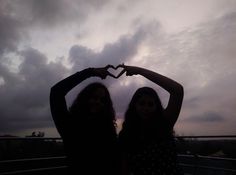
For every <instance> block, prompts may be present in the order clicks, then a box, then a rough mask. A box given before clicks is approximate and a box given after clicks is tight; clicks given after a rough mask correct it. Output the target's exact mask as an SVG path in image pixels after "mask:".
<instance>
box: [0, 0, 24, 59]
mask: <svg viewBox="0 0 236 175" xmlns="http://www.w3.org/2000/svg"><path fill="white" fill-rule="evenodd" d="M3 2H4V1H3ZM3 2H0V26H1V27H0V38H1V39H0V59H1V55H2V54H3V53H5V52H9V51H15V50H16V48H17V45H18V43H19V40H20V38H21V35H22V31H21V29H22V28H23V26H22V24H21V23H20V22H19V21H18V20H17V19H15V18H14V17H13V16H11V15H10V14H9V13H8V11H7V9H8V7H7V5H6V4H5V3H3Z"/></svg>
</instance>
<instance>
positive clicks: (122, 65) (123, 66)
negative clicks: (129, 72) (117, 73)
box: [116, 63, 126, 69]
mask: <svg viewBox="0 0 236 175" xmlns="http://www.w3.org/2000/svg"><path fill="white" fill-rule="evenodd" d="M119 67H122V68H125V67H126V66H125V64H124V63H122V64H119V65H118V66H116V69H117V68H119Z"/></svg>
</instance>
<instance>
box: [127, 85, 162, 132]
mask: <svg viewBox="0 0 236 175" xmlns="http://www.w3.org/2000/svg"><path fill="white" fill-rule="evenodd" d="M162 113H163V106H162V104H161V100H160V98H159V96H158V94H157V93H156V91H155V90H154V89H152V88H150V87H142V88H139V89H138V90H137V91H136V92H135V93H134V95H133V97H132V99H131V101H130V103H129V106H128V109H127V111H126V113H125V120H124V123H123V129H125V130H126V129H127V128H130V129H131V128H133V129H134V128H136V129H138V128H137V127H139V126H140V125H143V124H148V123H149V124H150V125H154V126H153V127H156V126H157V125H156V124H157V123H161V120H162Z"/></svg>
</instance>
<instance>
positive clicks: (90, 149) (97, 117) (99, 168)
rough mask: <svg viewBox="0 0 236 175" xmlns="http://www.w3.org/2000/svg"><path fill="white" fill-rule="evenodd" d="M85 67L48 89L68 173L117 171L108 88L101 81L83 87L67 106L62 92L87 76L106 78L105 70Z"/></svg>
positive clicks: (113, 123)
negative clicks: (61, 140)
mask: <svg viewBox="0 0 236 175" xmlns="http://www.w3.org/2000/svg"><path fill="white" fill-rule="evenodd" d="M110 67H113V66H110V65H108V66H106V67H104V68H87V69H84V70H82V71H80V72H77V73H75V74H73V75H71V76H69V77H67V78H65V79H64V80H62V81H60V82H58V83H57V84H56V85H54V86H53V87H52V88H51V93H50V106H51V113H52V117H53V120H54V122H55V125H56V128H57V130H58V132H59V134H60V135H61V137H62V139H63V143H64V147H65V152H66V155H67V159H68V166H69V172H70V173H71V174H84V175H92V174H109V175H110V174H116V173H117V172H118V171H117V169H116V168H117V161H118V158H117V155H118V152H117V134H116V125H115V112H114V109H113V104H112V101H111V97H110V94H109V92H108V89H107V88H106V87H105V86H104V85H103V84H101V83H98V82H96V83H92V84H89V85H88V86H87V87H85V88H84V89H83V90H82V91H81V92H80V93H79V94H78V96H77V97H76V99H75V100H74V102H73V104H72V106H71V107H70V108H69V109H67V105H66V100H65V95H66V94H67V93H68V92H69V91H70V90H71V89H72V88H74V87H75V86H76V85H78V84H79V83H81V82H82V81H83V80H85V79H87V78H89V77H94V76H96V77H100V78H102V79H105V78H106V77H107V76H112V77H114V76H113V75H112V74H110V73H109V72H108V69H109V68H110Z"/></svg>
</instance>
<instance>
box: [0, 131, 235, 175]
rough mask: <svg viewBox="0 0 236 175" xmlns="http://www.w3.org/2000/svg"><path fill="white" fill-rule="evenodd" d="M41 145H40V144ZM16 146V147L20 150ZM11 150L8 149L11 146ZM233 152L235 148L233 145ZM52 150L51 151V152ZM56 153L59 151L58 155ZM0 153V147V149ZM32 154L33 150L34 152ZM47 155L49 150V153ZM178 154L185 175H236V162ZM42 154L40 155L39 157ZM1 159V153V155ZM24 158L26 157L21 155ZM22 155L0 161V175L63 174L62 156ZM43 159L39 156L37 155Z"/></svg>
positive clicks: (49, 140) (10, 140) (34, 140)
mask: <svg viewBox="0 0 236 175" xmlns="http://www.w3.org/2000/svg"><path fill="white" fill-rule="evenodd" d="M176 139H177V141H178V140H181V141H183V140H184V141H185V142H184V143H185V144H186V143H187V144H188V139H190V140H196V139H203V140H204V139H233V140H236V136H232V135H230V136H178V137H176ZM42 141H43V142H42ZM1 142H4V143H5V149H7V151H11V148H9V147H8V146H10V145H11V144H13V143H14V142H19V143H25V142H28V143H29V144H32V143H33V144H34V145H37V144H47V143H52V142H53V143H60V144H61V143H62V140H61V138H38V137H30V138H28V137H26V138H18V137H16V138H12V137H4V138H0V143H1ZM19 143H18V146H19ZM0 146H1V144H0ZM10 147H11V146H10ZM235 148H236V145H235ZM52 149H54V148H52ZM60 150H61V149H59V150H58V151H60ZM0 151H2V150H1V147H0ZM33 151H34V150H33ZM49 151H50V150H49ZM186 152H187V153H184V154H183V153H180V154H179V155H178V157H179V162H180V166H181V167H182V169H183V170H184V173H185V174H186V175H200V174H201V175H204V174H207V175H208V174H210V175H211V174H212V175H213V174H214V175H218V174H220V175H235V174H236V158H229V157H213V156H204V155H199V154H198V153H197V151H196V150H195V152H188V150H186ZM40 154H41V153H40ZM0 156H1V152H0ZM24 156H25V155H24ZM24 156H23V155H21V156H19V155H18V157H19V158H17V159H13V160H12V159H10V160H9V159H8V160H1V157H0V175H29V174H34V175H35V174H36V175H41V174H42V175H45V174H47V175H50V174H58V173H59V174H63V173H64V174H66V168H67V166H66V161H65V158H66V157H65V156H63V155H60V156H57V155H55V156H50V155H47V153H43V156H44V157H36V158H35V157H34V156H37V155H35V154H29V155H26V157H27V158H22V157H24ZM40 156H42V155H40Z"/></svg>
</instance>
